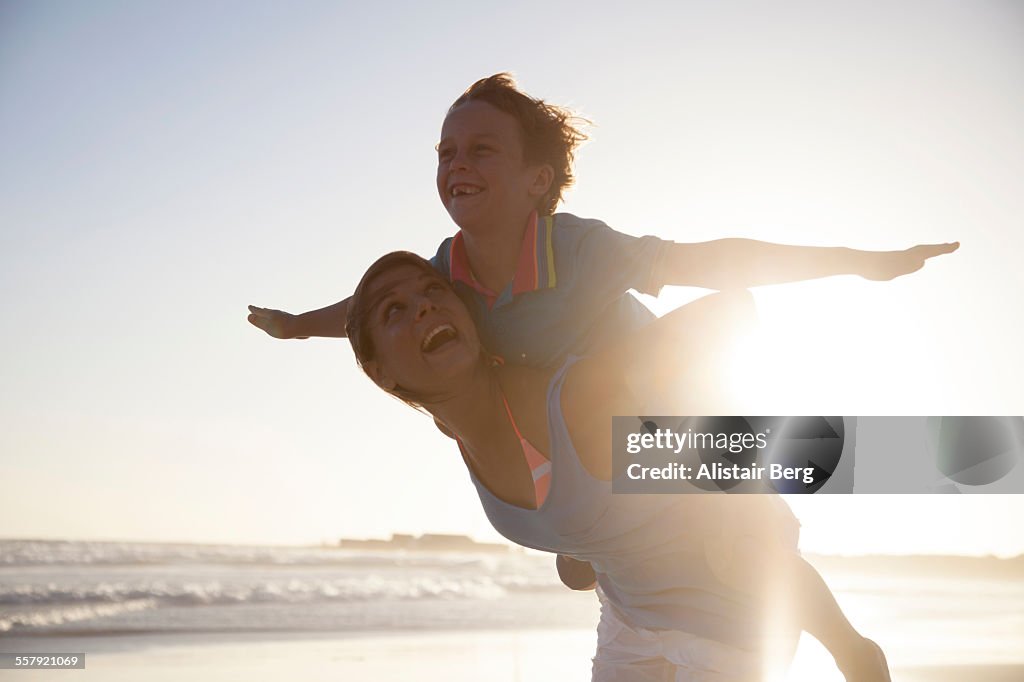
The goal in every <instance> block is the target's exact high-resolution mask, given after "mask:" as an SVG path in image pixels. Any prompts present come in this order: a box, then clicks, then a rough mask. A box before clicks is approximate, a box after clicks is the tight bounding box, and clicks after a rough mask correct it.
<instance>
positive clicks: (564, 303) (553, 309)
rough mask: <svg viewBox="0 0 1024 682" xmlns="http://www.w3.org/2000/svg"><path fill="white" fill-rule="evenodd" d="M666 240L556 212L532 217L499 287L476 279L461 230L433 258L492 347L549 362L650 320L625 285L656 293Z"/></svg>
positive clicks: (520, 359) (514, 357)
mask: <svg viewBox="0 0 1024 682" xmlns="http://www.w3.org/2000/svg"><path fill="white" fill-rule="evenodd" d="M668 243H670V242H666V241H664V240H662V239H658V238H657V237H632V236H630V235H626V234H622V233H621V232H616V231H615V230H613V229H611V228H610V227H608V226H607V225H605V224H604V223H603V222H601V221H600V220H589V219H585V218H577V217H576V216H574V215H570V214H568V213H556V214H555V215H554V216H544V217H537V218H536V219H532V220H531V221H530V225H529V226H528V227H527V230H526V234H525V236H524V238H523V244H522V247H521V249H520V253H519V262H518V264H517V268H516V272H515V275H514V276H513V279H512V281H511V282H510V283H509V284H508V285H507V286H506V287H505V289H504V290H503V291H502V292H501V293H498V294H495V293H494V292H492V291H489V290H488V289H486V288H485V287H484V286H483V285H481V284H480V283H479V282H477V281H476V280H475V279H474V277H473V273H472V271H471V270H470V268H469V262H468V260H467V258H466V250H465V245H464V243H463V239H462V233H461V232H460V233H457V234H456V235H455V236H454V237H449V238H448V239H446V240H444V241H443V242H442V243H441V246H440V247H439V248H438V250H437V253H436V254H435V255H434V257H433V258H432V259H431V260H430V262H431V264H432V265H433V266H434V267H435V268H437V270H438V271H439V272H441V273H443V274H444V275H445V276H446V277H448V279H449V280H451V282H452V283H453V284H454V285H455V287H456V289H457V290H458V291H459V292H460V293H461V294H464V296H463V299H464V300H466V301H467V303H468V304H469V306H470V309H471V310H470V311H471V312H472V313H473V315H474V317H475V318H476V321H477V326H478V327H479V329H480V334H481V340H482V341H483V342H484V345H485V346H486V347H487V349H488V350H489V351H490V352H492V353H495V354H497V355H500V356H501V357H503V358H504V359H505V360H506V361H507V362H512V363H516V364H529V365H532V366H534V367H552V366H557V365H560V364H561V363H562V362H563V361H564V360H565V358H566V357H567V356H568V355H569V354H570V353H571V354H574V355H583V354H585V353H586V352H587V351H588V350H590V349H591V348H594V347H597V346H599V345H601V344H603V343H606V342H609V341H612V340H614V339H616V338H619V337H620V336H622V335H624V334H626V333H628V332H630V331H632V330H634V329H636V328H638V327H640V326H642V325H644V324H647V323H648V322H650V321H651V320H653V319H654V314H653V313H651V311H650V310H648V309H647V307H646V306H644V305H643V304H642V303H641V302H640V301H638V300H637V299H636V298H635V297H634V296H633V295H632V294H630V293H629V290H630V289H636V290H637V291H642V292H644V293H649V294H652V295H657V293H658V291H659V290H660V288H661V285H660V283H656V282H654V281H652V280H653V273H654V266H655V263H656V262H657V259H658V257H659V254H660V252H661V249H662V248H663V246H664V245H666V244H668ZM465 294H468V295H465Z"/></svg>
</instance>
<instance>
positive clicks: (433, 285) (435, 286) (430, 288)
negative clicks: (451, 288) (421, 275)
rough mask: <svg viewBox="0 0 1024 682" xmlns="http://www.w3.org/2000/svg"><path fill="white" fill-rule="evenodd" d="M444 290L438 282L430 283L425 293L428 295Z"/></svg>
mask: <svg viewBox="0 0 1024 682" xmlns="http://www.w3.org/2000/svg"><path fill="white" fill-rule="evenodd" d="M443 289H444V286H442V285H441V283H440V282H431V283H430V284H428V285H427V288H426V292H427V293H428V294H434V293H437V292H438V291H441V290H443Z"/></svg>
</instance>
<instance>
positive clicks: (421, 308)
mask: <svg viewBox="0 0 1024 682" xmlns="http://www.w3.org/2000/svg"><path fill="white" fill-rule="evenodd" d="M432 310H437V305H436V304H435V303H434V302H433V301H432V300H431V299H430V297H429V296H420V297H419V300H418V301H416V319H417V320H418V319H421V318H422V317H423V316H424V315H426V314H427V313H428V312H430V311H432Z"/></svg>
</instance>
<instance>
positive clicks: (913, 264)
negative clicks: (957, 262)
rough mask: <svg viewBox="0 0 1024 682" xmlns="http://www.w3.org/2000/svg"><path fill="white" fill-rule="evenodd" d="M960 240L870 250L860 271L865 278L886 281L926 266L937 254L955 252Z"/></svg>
mask: <svg viewBox="0 0 1024 682" xmlns="http://www.w3.org/2000/svg"><path fill="white" fill-rule="evenodd" d="M959 248H960V242H952V243H950V244H921V245H918V246H914V247H911V248H909V249H906V250H904V251H881V252H875V253H872V252H868V255H867V258H866V259H865V261H866V262H865V263H864V265H863V267H861V268H860V272H859V273H858V274H859V275H860V276H861V277H863V278H864V279H871V280H875V281H878V282H885V281H888V280H890V279H895V278H896V277H899V276H901V275H909V274H910V273H912V272H917V271H918V270H920V269H921V268H923V267H924V264H925V261H927V260H928V259H929V258H934V257H935V256H941V255H944V254H947V253H953V252H954V251H956V250H957V249H959Z"/></svg>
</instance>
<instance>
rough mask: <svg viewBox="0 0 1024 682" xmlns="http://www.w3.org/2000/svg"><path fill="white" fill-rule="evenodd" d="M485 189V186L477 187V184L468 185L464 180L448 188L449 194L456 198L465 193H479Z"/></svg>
mask: <svg viewBox="0 0 1024 682" xmlns="http://www.w3.org/2000/svg"><path fill="white" fill-rule="evenodd" d="M482 191H483V188H481V187H477V186H476V185H468V184H466V183H463V182H459V183H455V184H454V185H452V186H451V187H450V188H449V189H448V196H450V197H451V198H453V199H454V198H456V197H460V196H464V195H473V194H479V193H480V192H482Z"/></svg>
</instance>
